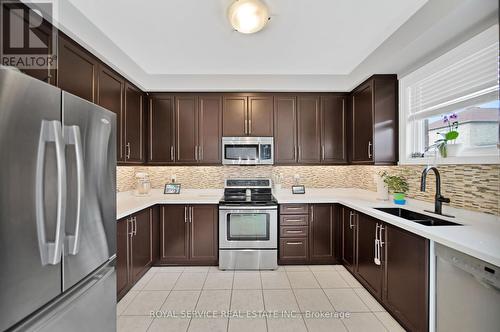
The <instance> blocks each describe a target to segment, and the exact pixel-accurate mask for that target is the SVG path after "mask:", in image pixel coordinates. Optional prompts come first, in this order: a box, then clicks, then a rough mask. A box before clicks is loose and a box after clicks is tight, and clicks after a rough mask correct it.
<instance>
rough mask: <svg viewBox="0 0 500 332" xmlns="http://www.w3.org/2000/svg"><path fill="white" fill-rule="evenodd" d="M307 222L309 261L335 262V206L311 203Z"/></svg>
mask: <svg viewBox="0 0 500 332" xmlns="http://www.w3.org/2000/svg"><path fill="white" fill-rule="evenodd" d="M310 215H311V220H310V222H309V239H310V244H309V248H310V250H309V261H310V262H311V263H322V264H333V263H335V251H334V248H335V247H334V238H335V235H336V232H335V206H334V205H332V204H311V212H310Z"/></svg>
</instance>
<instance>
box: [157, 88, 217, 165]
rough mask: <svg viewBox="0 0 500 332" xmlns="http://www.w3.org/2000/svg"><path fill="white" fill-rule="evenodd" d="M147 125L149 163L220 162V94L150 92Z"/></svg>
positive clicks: (215, 163)
mask: <svg viewBox="0 0 500 332" xmlns="http://www.w3.org/2000/svg"><path fill="white" fill-rule="evenodd" d="M148 127H149V130H148V133H149V140H148V144H149V148H148V151H149V153H148V162H149V163H151V164H174V163H175V164H182V165H217V164H220V163H221V138H222V96H221V95H218V94H178V95H173V94H164V93H155V94H152V95H151V96H150V101H149V124H148Z"/></svg>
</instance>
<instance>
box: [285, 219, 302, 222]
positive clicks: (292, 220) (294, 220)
mask: <svg viewBox="0 0 500 332" xmlns="http://www.w3.org/2000/svg"><path fill="white" fill-rule="evenodd" d="M286 221H291V222H301V221H302V220H301V219H286Z"/></svg>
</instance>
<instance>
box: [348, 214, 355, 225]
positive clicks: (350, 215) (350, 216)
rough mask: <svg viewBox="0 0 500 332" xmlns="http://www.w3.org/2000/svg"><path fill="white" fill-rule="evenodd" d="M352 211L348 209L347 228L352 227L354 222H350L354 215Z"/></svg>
mask: <svg viewBox="0 0 500 332" xmlns="http://www.w3.org/2000/svg"><path fill="white" fill-rule="evenodd" d="M354 215H355V214H354V212H352V211H350V212H349V228H350V229H352V228H353V227H354V224H353V222H352V217H354Z"/></svg>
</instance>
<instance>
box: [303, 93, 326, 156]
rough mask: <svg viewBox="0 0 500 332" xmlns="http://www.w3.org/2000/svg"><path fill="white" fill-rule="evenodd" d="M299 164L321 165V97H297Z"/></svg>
mask: <svg viewBox="0 0 500 332" xmlns="http://www.w3.org/2000/svg"><path fill="white" fill-rule="evenodd" d="M297 105H298V107H297V110H298V112H297V137H298V154H297V161H298V163H299V164H300V163H303V164H308V163H319V162H320V146H321V136H320V131H321V123H320V107H319V96H299V97H297Z"/></svg>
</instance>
